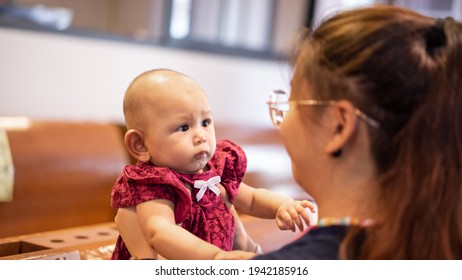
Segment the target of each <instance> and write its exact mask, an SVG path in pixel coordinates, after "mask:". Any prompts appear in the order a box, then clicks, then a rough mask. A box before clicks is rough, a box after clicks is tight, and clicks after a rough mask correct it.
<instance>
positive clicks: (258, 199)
mask: <svg viewBox="0 0 462 280" xmlns="http://www.w3.org/2000/svg"><path fill="white" fill-rule="evenodd" d="M234 205H235V206H236V209H238V210H239V211H241V212H243V213H245V214H249V215H252V216H255V217H259V218H266V219H276V223H277V225H278V227H279V228H280V229H281V230H287V229H290V230H292V231H295V225H296V226H297V227H298V228H299V229H300V230H303V228H304V226H303V222H302V219H303V220H304V221H305V223H306V224H307V225H309V224H310V217H309V215H308V213H307V212H306V211H305V208H306V207H308V208H309V209H310V210H311V212H313V213H314V212H315V211H316V209H315V206H314V204H312V203H311V202H309V201H308V200H296V201H294V200H293V199H292V198H290V197H287V196H284V195H281V194H278V193H276V192H272V191H270V190H267V189H262V188H258V189H255V188H252V187H250V186H248V185H247V184H244V183H241V185H240V186H239V191H238V194H237V196H236V198H235V201H234Z"/></svg>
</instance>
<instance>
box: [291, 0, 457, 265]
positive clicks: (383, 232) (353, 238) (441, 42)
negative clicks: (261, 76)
mask: <svg viewBox="0 0 462 280" xmlns="http://www.w3.org/2000/svg"><path fill="white" fill-rule="evenodd" d="M295 50H296V52H295V55H294V60H293V61H294V62H295V63H296V65H295V66H296V67H298V69H301V70H302V71H303V75H304V77H305V79H306V80H307V81H309V82H310V84H311V86H312V87H313V89H314V92H315V94H316V95H317V98H324V99H347V100H350V101H351V102H352V103H353V104H354V105H355V106H356V107H358V109H360V110H361V111H363V112H364V113H366V114H367V115H368V116H370V117H372V118H373V119H375V120H377V121H378V122H379V123H380V127H379V128H372V127H371V128H369V136H370V139H371V143H372V144H371V146H372V154H373V157H374V160H375V164H376V169H377V172H378V177H379V183H380V187H381V189H380V192H381V193H380V194H381V199H382V200H381V202H380V204H381V205H379V207H380V208H379V209H381V211H383V219H382V220H380V221H378V223H377V225H376V226H374V227H370V228H367V229H365V230H364V231H357V230H356V231H355V232H353V231H352V232H350V234H349V235H348V237H347V238H346V239H345V240H344V242H343V245H342V257H343V258H361V259H462V25H461V24H460V23H458V22H456V21H454V20H453V19H450V18H447V19H433V18H430V17H425V16H423V15H420V14H418V13H415V12H412V11H409V10H406V9H403V8H398V7H393V6H373V7H368V8H363V9H356V10H349V11H345V12H342V13H339V14H337V15H334V16H333V17H331V18H329V19H327V20H326V21H324V22H323V23H321V25H320V26H319V27H318V28H316V30H315V31H314V32H313V33H311V34H307V35H306V36H305V37H304V38H303V39H302V40H301V42H300V44H299V45H298V47H297V48H295ZM358 240H360V241H361V242H360V243H358ZM358 244H361V246H359V247H358Z"/></svg>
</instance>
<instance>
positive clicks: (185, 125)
mask: <svg viewBox="0 0 462 280" xmlns="http://www.w3.org/2000/svg"><path fill="white" fill-rule="evenodd" d="M177 130H178V131H181V132H185V131H188V130H189V126H188V125H187V124H184V125H182V126H180V127H179V128H178V129H177Z"/></svg>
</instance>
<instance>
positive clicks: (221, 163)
mask: <svg viewBox="0 0 462 280" xmlns="http://www.w3.org/2000/svg"><path fill="white" fill-rule="evenodd" d="M216 156H217V161H216V162H217V164H218V166H217V169H218V170H221V171H222V172H221V180H222V184H223V186H224V187H225V188H226V192H227V193H228V197H229V201H230V202H231V203H233V200H234V197H235V196H236V195H237V192H238V189H239V185H240V184H241V182H242V179H243V177H244V175H245V171H246V169H247V157H246V155H245V152H244V150H243V149H242V148H241V147H240V146H238V145H237V144H235V143H233V142H231V141H229V140H221V141H219V142H218V143H217V152H216Z"/></svg>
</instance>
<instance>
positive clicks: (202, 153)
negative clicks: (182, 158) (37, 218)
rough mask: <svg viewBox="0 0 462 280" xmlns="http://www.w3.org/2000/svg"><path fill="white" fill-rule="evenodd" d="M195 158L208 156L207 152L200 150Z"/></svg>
mask: <svg viewBox="0 0 462 280" xmlns="http://www.w3.org/2000/svg"><path fill="white" fill-rule="evenodd" d="M194 158H195V159H204V158H207V152H200V153H198V154H196V155H195V156H194Z"/></svg>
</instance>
